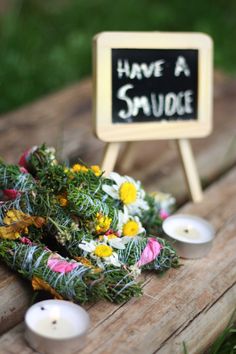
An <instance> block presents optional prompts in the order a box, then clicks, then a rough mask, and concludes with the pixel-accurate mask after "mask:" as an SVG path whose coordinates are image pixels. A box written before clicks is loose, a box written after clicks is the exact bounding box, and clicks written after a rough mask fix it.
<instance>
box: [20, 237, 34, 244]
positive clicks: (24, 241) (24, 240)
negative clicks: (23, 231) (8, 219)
mask: <svg viewBox="0 0 236 354" xmlns="http://www.w3.org/2000/svg"><path fill="white" fill-rule="evenodd" d="M20 242H22V243H24V244H26V245H32V244H33V243H32V241H30V239H29V238H28V237H21V238H20Z"/></svg>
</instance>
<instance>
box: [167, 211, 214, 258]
mask: <svg viewBox="0 0 236 354" xmlns="http://www.w3.org/2000/svg"><path fill="white" fill-rule="evenodd" d="M162 227H163V230H164V232H165V234H166V235H167V236H168V240H169V241H170V242H171V243H172V244H173V247H174V248H175V249H176V251H177V253H178V255H179V256H181V257H183V258H200V257H203V256H205V255H206V254H207V253H208V252H209V250H210V248H211V245H212V241H213V238H214V229H213V227H212V225H211V224H209V223H208V222H207V221H206V220H204V219H202V218H199V217H197V216H193V215H172V216H170V217H168V218H167V219H166V220H165V221H164V222H163V225H162Z"/></svg>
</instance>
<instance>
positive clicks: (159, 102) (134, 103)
mask: <svg viewBox="0 0 236 354" xmlns="http://www.w3.org/2000/svg"><path fill="white" fill-rule="evenodd" d="M133 88H134V85H131V84H127V85H124V86H122V87H121V88H120V89H119V90H118V92H117V98H118V99H119V100H122V101H124V102H125V103H126V105H127V108H126V109H122V110H120V111H119V112H118V116H119V117H120V118H122V119H127V118H131V117H136V116H138V115H139V114H140V112H141V111H142V113H143V114H144V115H145V116H146V117H149V116H150V115H153V116H154V117H157V118H159V117H162V116H166V117H173V116H176V115H178V116H183V115H185V114H192V113H193V107H192V102H193V97H192V95H193V91H192V90H186V91H180V92H178V93H174V92H169V93H167V94H165V95H164V94H161V93H160V94H158V95H157V94H155V93H154V92H151V93H150V97H149V96H140V97H138V96H135V97H133V98H131V97H129V96H128V90H131V89H133Z"/></svg>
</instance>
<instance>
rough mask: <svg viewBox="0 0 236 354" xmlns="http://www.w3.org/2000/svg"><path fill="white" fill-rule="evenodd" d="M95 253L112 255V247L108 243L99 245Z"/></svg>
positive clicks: (101, 255)
mask: <svg viewBox="0 0 236 354" xmlns="http://www.w3.org/2000/svg"><path fill="white" fill-rule="evenodd" d="M94 254H95V255H96V256H98V257H110V256H111V255H112V248H111V247H110V246H108V245H98V246H97V247H96V248H95V250H94Z"/></svg>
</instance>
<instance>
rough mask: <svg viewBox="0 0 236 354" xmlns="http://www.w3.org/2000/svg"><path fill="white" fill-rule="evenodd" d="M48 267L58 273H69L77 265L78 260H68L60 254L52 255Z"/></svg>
mask: <svg viewBox="0 0 236 354" xmlns="http://www.w3.org/2000/svg"><path fill="white" fill-rule="evenodd" d="M47 265H48V267H49V268H50V269H51V270H52V271H53V272H57V273H69V272H71V271H72V270H73V269H75V268H76V267H78V263H77V262H67V261H66V260H65V259H64V258H60V257H59V256H58V255H52V256H51V257H50V258H49V259H48V262H47Z"/></svg>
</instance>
